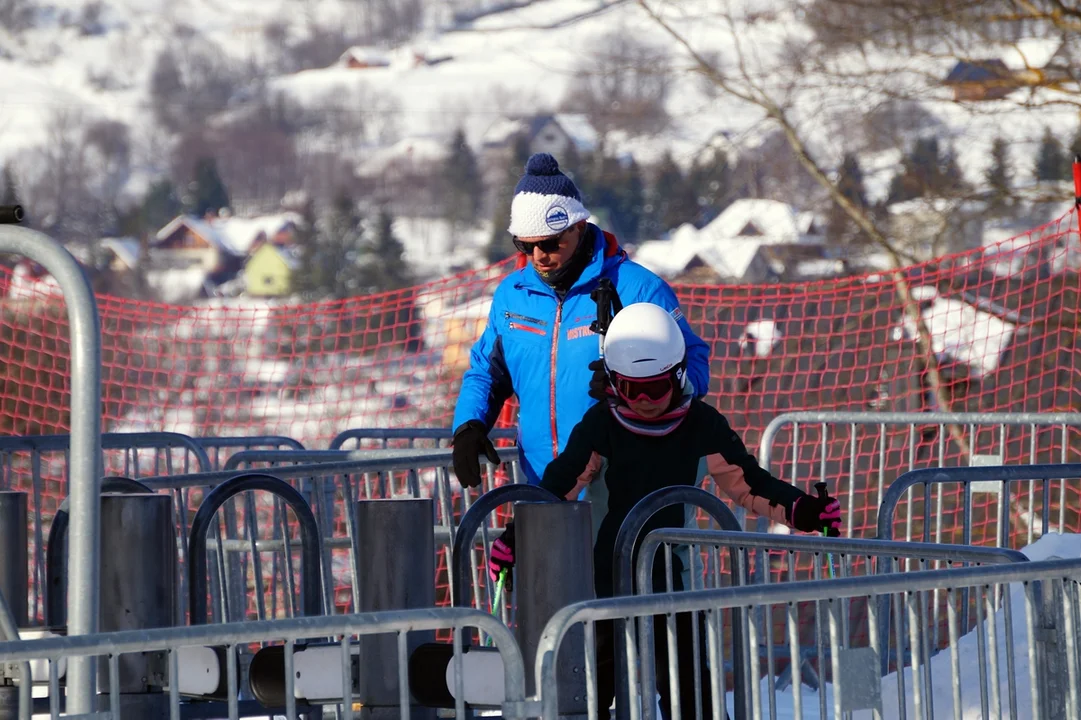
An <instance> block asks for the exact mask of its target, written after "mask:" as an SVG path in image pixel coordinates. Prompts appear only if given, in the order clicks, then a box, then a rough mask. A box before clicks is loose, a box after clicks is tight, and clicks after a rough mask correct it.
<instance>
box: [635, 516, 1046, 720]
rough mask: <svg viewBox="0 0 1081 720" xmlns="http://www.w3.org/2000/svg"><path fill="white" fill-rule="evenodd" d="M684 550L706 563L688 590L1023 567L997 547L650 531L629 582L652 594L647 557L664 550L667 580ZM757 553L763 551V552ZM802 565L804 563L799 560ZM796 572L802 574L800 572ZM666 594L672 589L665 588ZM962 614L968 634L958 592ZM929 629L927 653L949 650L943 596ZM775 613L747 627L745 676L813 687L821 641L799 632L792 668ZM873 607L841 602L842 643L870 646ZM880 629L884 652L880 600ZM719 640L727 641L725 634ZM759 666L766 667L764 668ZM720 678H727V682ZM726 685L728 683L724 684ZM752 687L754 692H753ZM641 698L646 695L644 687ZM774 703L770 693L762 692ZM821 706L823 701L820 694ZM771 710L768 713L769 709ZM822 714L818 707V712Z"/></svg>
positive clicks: (799, 617)
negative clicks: (678, 549)
mask: <svg viewBox="0 0 1081 720" xmlns="http://www.w3.org/2000/svg"><path fill="white" fill-rule="evenodd" d="M676 545H689V546H690V547H691V552H692V554H696V555H702V556H704V558H705V563H704V564H705V567H706V572H705V574H704V575H698V576H696V577H695V578H693V579H692V586H691V588H690V589H691V590H700V589H705V588H718V587H725V586H736V585H741V584H742V585H746V584H749V583H750V581H751V578H752V577H754V578H756V579H758V580H760V581H762V582H764V583H766V584H770V583H779V582H797V581H801V580H811V579H815V580H818V579H825V578H827V577H829V578H834V577H839V578H846V577H847V578H851V577H868V576H873V575H884V574H890V573H897V572H912V571H919V570H928V569H942V568H958V567H967V566H975V565H981V564H999V563H1012V562H1028V558H1026V557H1025V555H1024V554H1022V553H1020V552H1018V551H1016V550H1007V549H1004V548H981V547H970V546H962V545H945V544H936V543H913V542H898V541H887V540H873V539H862V538H858V539H847V538H823V537H819V536H808V535H775V534H768V533H747V532H724V531H709V530H672V529H668V530H654V531H653V532H651V533H649V534H648V535H647V536H646V538H645V539H644V540H643V542H642V547H641V549H640V551H639V555H638V561H637V568H636V577H637V587H638V592H639V593H640V594H648V593H649V592H650V589H651V582H650V579H651V576H652V574H653V566H654V558H655V557H656V555H657V552H658V551H659V550H663V552H664V559H665V565H666V570H667V574H668V576H669V577H670V576H671V558H672V550H673V546H676ZM756 550H766V552H765V553H759V552H756ZM724 554H729V555H730V556H731V557H730V559H729V561H728V563H722V562H721V559H722V557H723V555H724ZM760 558H765V559H766V560H765V561H766V562H767V563H768V568H764V569H762V571H761V572H757V571H756V570H758V569H757V568H755V567H754V562H755V561H756V560H758V559H760ZM801 560H803V562H801ZM734 568H743V569H744V572H745V573H747V576H746V577H744V578H743V579H742V582H733V581H732V580H733V578H732V577H731V576H732V572H733V569H734ZM803 568H809V569H806V570H804V569H803ZM667 589H668V590H669V591H671V589H672V588H671V585H669V587H668V588H667ZM962 601H963V602H962V611H961V614H960V618H959V622H960V627H961V629H962V631H963V632H968V631H970V630H971V629H972V628H973V627H974V625H975V617H974V614H973V613H972V612H970V608H969V606H968V602H967V594H966V593H964V592H963V593H962ZM929 604H930V610H929V612H930V623H931V624H930V625H929V627H928V628H927V629H926V631H927V633H929V635H930V638H929V643H930V646H931V648H932V649H933V650H934V651H938V650H940V649H943V648H945V647H947V644H948V640H949V637H948V622H947V621H948V604H947V597H946V594H945V593H944V592H940V591H937V590H936V591H933V592H932V593H931V596H930V598H929ZM780 610H781V609H776V608H775V610H774V612H773V613H767V611H766V609H765V608H757V609H756V610H755V611H754V612H753V614H752V619H751V622H752V623H753V624H754V625H755V633H756V636H757V637H758V638H759V643H758V646H757V648H751V649H750V652H749V654H748V658H747V662H748V672H749V673H750V676H751V677H756V678H757V677H762V676H763V674H764V675H765V677H766V678H767V688H768V689H770V690H773V689H776V688H780V689H784V688H786V687H788V686H789V685H790V684H791V683H792V682H797V683H798V682H799V681H800V680H801V679H802V680H803V681H804V682H807V683H809V684H811V685H812V686H815V685H817V684H818V680H819V678H820V677H822V676H823V674H824V672H825V671H828V666H827V665H826V660H827V655H826V653H827V650H828V646H829V645H828V643H827V642H824V641H823V639H821V638H817V637H811V636H809V635H808V634H807V633H806V632H803V633H802V635H801V638H800V648H801V655H799V656H798V661H797V662H793V657H794V656H792V655H791V654H790V645H791V643H790V638H789V637H788V634H789V633H790V632H791V631H792V629H793V628H792V623H790V620H792V619H793V618H792V617H790V616H791V615H793V612H794V611H793V610H792V609H791V608H784V609H783V612H782V611H780ZM874 610H875V608H870V607H869V606H868V605H867V603H866V602H865V601H864V600H863V599H857V600H854V601H851V602H849V603H846V604H844V605H843V606H842V608H841V630H840V632H841V637H843V638H844V639H845V642H846V643H851V644H855V645H866V644H867V643H868V641H869V638H868V633H869V632H870V626H869V623H870V620H869V618H870V616H871V614H872V613H873V611H874ZM820 611H821V608H819V607H817V606H815V607H812V606H804V607H803V608H800V609H799V611H798V612H795V617H794V621H795V623H794V626H795V627H796V628H805V627H807V625H808V624H809V623H813V622H814V620H815V617H816V616H817V614H818V613H819V612H820ZM877 612H878V618H879V625H880V627H881V632H882V635H883V638H882V640H880V642H881V643H882V646H883V647H886V646H887V644H886V643H885V642H884V640H885V639H886V634H887V632H888V629H889V626H890V621H891V616H890V608H889V605H888V603H885V598H883V599H882V601H880V603H879V607H878V608H877ZM647 624H648V621H646V622H640V623H639V627H640V629H639V642H640V643H641V642H645V640H644V637H646V635H645V634H644V633H648V632H650V631H649V630H643V629H642V628H643V627H644V626H646V625H647ZM724 639H725V641H726V642H728V641H730V639H731V638H730V637H729V636H728V634H727V633H726V634H725V636H724ZM763 660H764V661H765V667H764V669H763ZM904 660H905V658H904V657H901V658H898V657H893V656H891V655H890V654H883V655H882V663H883V665H882V668H883V673H885V672H886V671H888V670H889V668H891V667H893V668H896V666H897V663H898V662H901V663H903V662H904ZM726 679H727V678H726ZM730 686H731V685H730ZM752 689H753V688H752ZM644 692H645V693H646V694H647V695H648V694H649V688H646V689H645V690H644ZM769 697H770V698H771V700H770V702H771V704H772V703H773V700H772V698H773V694H772V692H771V693H770V694H769ZM819 700H820V702H823V703H824V702H825V697H824V696H823V695H819ZM775 710H776V708H772V710H771V711H775ZM820 710H821V711H822V712H823V713H824V712H825V710H824V708H820Z"/></svg>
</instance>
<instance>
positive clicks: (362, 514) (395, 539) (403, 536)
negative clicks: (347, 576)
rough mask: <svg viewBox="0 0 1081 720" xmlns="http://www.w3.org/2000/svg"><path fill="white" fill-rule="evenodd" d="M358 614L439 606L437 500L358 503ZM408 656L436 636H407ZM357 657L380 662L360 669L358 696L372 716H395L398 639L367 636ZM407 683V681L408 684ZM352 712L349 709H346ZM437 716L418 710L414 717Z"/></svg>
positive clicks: (400, 671)
mask: <svg viewBox="0 0 1081 720" xmlns="http://www.w3.org/2000/svg"><path fill="white" fill-rule="evenodd" d="M355 507H356V525H355V527H356V532H357V546H358V547H359V548H360V557H358V558H357V572H358V573H359V576H360V578H361V580H362V582H361V583H360V588H359V592H358V595H357V597H358V599H359V602H360V606H359V607H358V608H357V610H358V611H359V612H379V611H383V610H412V609H420V608H426V607H434V606H435V532H434V525H433V518H434V510H435V505H434V501H432V500H431V499H428V498H410V499H400V500H358V501H357V503H356V506H355ZM407 640H408V646H409V648H408V649H409V653H410V654H412V652H413V651H414V650H416V648H417V647H419V646H420V645H422V644H424V643H428V642H434V640H435V636H434V634H433V633H430V632H428V633H426V632H414V633H409V635H408V638H407ZM358 645H359V657H360V658H365V659H371V658H379V662H362V663H361V665H360V678H359V686H358V688H357V695H358V699H359V701H360V702H361V703H362V704H363V705H364V707H365V708H368V709H371V710H372V713H373V715H372V717H397V716H398V706H399V702H400V699H401V698H400V692H401V688H400V687H399V684H400V678H401V677H407V668H400V667H398V662H397V661H396V658H397V657H398V640H397V638H396V637H395V636H394V635H368V636H362V637H360V638H359V639H358ZM407 684H408V682H407ZM346 712H348V708H347V709H346ZM421 716H431V717H433V718H434V717H435V711H434V710H432V711H431V712H430V713H429V712H425V711H422V710H419V709H418V710H416V711H415V712H414V713H413V717H421Z"/></svg>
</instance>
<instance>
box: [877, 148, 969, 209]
mask: <svg viewBox="0 0 1081 720" xmlns="http://www.w3.org/2000/svg"><path fill="white" fill-rule="evenodd" d="M964 189H965V182H964V178H963V176H962V174H961V168H960V167H959V166H958V165H957V160H956V158H955V157H954V154H953V152H951V151H947V152H945V153H942V152H941V150H940V147H939V142H938V138H936V137H923V138H919V139H918V140H916V142H915V144H914V145H913V147H912V151H911V152H910V153H909V154H908V155H907V156H905V158H904V160H902V162H901V171H900V172H899V173H898V174H897V175H896V176H894V178H893V180H892V181H891V182H890V189H889V197H888V199H887V201H886V202H887V204H893V203H897V202H905V201H906V200H912V199H913V198H918V197H925V196H928V195H933V196H947V195H951V194H955V193H957V192H960V191H962V190H964Z"/></svg>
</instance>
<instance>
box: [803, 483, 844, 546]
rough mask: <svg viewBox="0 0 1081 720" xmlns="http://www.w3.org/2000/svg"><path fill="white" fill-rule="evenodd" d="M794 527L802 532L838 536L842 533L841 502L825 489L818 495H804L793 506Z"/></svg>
mask: <svg viewBox="0 0 1081 720" xmlns="http://www.w3.org/2000/svg"><path fill="white" fill-rule="evenodd" d="M792 527H794V528H796V529H797V530H799V531H800V532H808V533H809V532H820V533H822V534H823V535H827V536H829V537H838V536H840V534H841V503H840V502H838V500H837V498H832V497H830V496H829V494H828V493H826V492H825V491H823V493H822V494H820V495H819V496H818V497H815V496H814V495H804V496H803V497H801V498H799V499H798V500H796V502H795V504H794V505H793V506H792Z"/></svg>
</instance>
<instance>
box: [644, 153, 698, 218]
mask: <svg viewBox="0 0 1081 720" xmlns="http://www.w3.org/2000/svg"><path fill="white" fill-rule="evenodd" d="M656 173H657V174H656V177H655V178H654V181H653V185H652V187H651V188H650V192H649V200H648V202H647V204H646V208H647V209H648V212H647V213H646V216H645V217H644V218H643V221H642V222H643V227H642V233H643V236H646V237H659V236H661V235H663V234H664V233H665V232H668V231H669V230H674V229H675V228H677V227H679V226H680V225H682V224H683V223H686V222H694V220H695V218H697V216H698V197H697V196H696V194H695V191H694V188H693V187H691V184H690V182H689V181H688V179H687V177H686V176H684V174H683V170H681V169H680V167H679V165H677V164H676V161H675V160H673V159H672V155H671V153H668V152H666V153H665V154H664V156H663V157H662V158H661V161H660V163H659V164H658V165H657V168H656Z"/></svg>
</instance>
